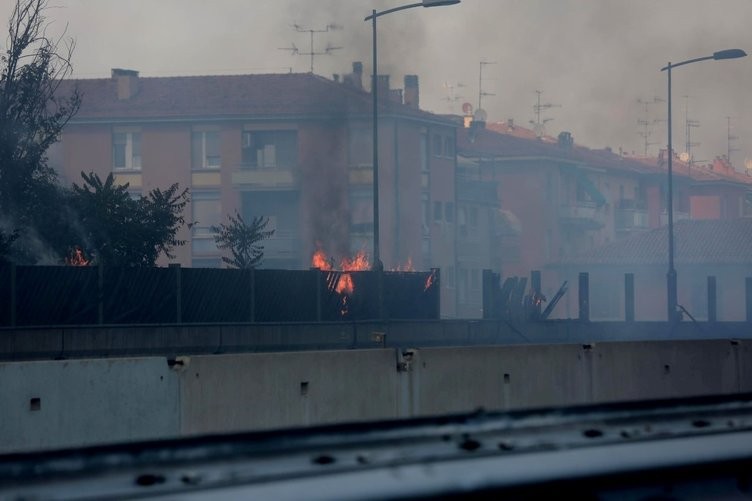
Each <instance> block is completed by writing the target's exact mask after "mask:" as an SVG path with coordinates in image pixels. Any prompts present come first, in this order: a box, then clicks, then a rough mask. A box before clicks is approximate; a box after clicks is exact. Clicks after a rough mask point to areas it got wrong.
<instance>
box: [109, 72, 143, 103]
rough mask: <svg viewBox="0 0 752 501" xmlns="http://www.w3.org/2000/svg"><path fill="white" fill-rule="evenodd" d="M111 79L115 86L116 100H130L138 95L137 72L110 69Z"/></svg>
mask: <svg viewBox="0 0 752 501" xmlns="http://www.w3.org/2000/svg"><path fill="white" fill-rule="evenodd" d="M112 79H113V80H115V83H116V84H117V97H118V100H120V101H123V100H126V99H130V98H132V97H133V96H135V95H136V94H137V93H138V71H134V70H123V69H120V68H112Z"/></svg>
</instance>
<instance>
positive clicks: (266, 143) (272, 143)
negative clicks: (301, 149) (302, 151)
mask: <svg viewBox="0 0 752 501" xmlns="http://www.w3.org/2000/svg"><path fill="white" fill-rule="evenodd" d="M242 139H243V140H242V151H241V161H242V163H243V166H244V167H247V168H257V169H291V168H293V167H295V165H296V164H297V161H298V141H297V133H296V132H295V131H291V130H278V131H249V130H244V131H243V138H242Z"/></svg>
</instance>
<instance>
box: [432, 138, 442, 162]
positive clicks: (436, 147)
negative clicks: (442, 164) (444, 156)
mask: <svg viewBox="0 0 752 501" xmlns="http://www.w3.org/2000/svg"><path fill="white" fill-rule="evenodd" d="M441 151H442V141H441V136H440V135H438V134H434V135H433V156H435V157H440V156H441Z"/></svg>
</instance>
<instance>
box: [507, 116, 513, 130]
mask: <svg viewBox="0 0 752 501" xmlns="http://www.w3.org/2000/svg"><path fill="white" fill-rule="evenodd" d="M507 129H509V130H514V118H507Z"/></svg>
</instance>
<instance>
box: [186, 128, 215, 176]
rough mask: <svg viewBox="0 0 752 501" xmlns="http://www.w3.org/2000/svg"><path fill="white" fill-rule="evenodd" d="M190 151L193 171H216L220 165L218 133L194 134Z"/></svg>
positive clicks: (203, 132)
mask: <svg viewBox="0 0 752 501" xmlns="http://www.w3.org/2000/svg"><path fill="white" fill-rule="evenodd" d="M192 149H193V150H192V157H193V168H194V169H218V168H219V167H220V166H221V165H222V157H221V156H220V153H219V131H196V132H194V133H193V140H192Z"/></svg>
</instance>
